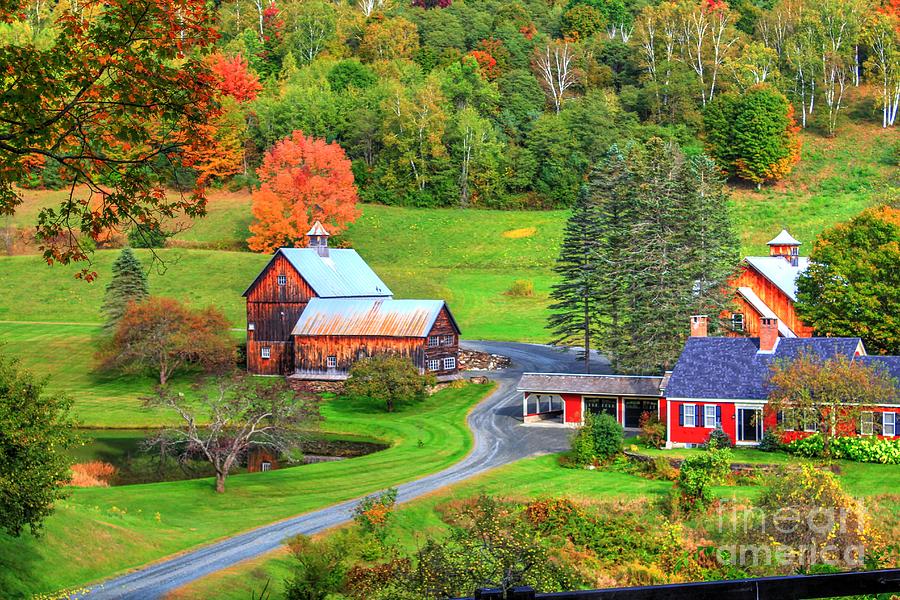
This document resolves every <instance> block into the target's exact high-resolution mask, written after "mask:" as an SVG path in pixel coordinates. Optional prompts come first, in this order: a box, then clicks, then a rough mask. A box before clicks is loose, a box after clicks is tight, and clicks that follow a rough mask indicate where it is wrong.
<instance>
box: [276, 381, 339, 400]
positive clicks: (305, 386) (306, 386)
mask: <svg viewBox="0 0 900 600" xmlns="http://www.w3.org/2000/svg"><path fill="white" fill-rule="evenodd" d="M287 380H288V384H289V385H290V386H291V389H293V390H294V391H295V392H300V393H303V394H335V395H336V396H340V395H341V394H343V393H344V382H343V381H314V380H308V379H297V378H295V377H288V379H287Z"/></svg>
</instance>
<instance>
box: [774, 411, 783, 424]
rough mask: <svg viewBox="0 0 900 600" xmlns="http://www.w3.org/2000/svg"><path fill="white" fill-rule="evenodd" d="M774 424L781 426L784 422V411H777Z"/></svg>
mask: <svg viewBox="0 0 900 600" xmlns="http://www.w3.org/2000/svg"><path fill="white" fill-rule="evenodd" d="M775 422H776V423H778V424H779V425H781V424H782V423H783V422H784V411H783V410H779V411H778V412H777V413H775Z"/></svg>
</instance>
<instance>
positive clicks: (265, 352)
mask: <svg viewBox="0 0 900 600" xmlns="http://www.w3.org/2000/svg"><path fill="white" fill-rule="evenodd" d="M259 355H260V356H261V357H262V358H271V357H272V349H271V348H269V347H268V346H263V347H262V348H260V349H259Z"/></svg>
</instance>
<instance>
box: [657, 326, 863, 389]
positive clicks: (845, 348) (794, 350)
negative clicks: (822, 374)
mask: <svg viewBox="0 0 900 600" xmlns="http://www.w3.org/2000/svg"><path fill="white" fill-rule="evenodd" d="M860 343H861V342H860V339H859V338H822V337H820V338H779V340H778V344H777V345H776V346H775V351H774V352H770V353H759V338H721V337H706V338H701V337H692V338H688V340H687V342H686V343H685V345H684V350H683V351H682V353H681V356H680V357H679V358H678V362H677V363H676V364H675V368H674V369H673V370H672V377H671V378H670V380H669V385H668V386H667V388H666V396H667V397H669V398H705V399H723V400H765V399H766V398H767V397H768V393H769V389H768V385H767V384H768V380H769V377H770V375H771V368H772V365H773V364H775V362H776V361H779V360H791V359H793V358H795V357H797V356H798V355H800V354H801V353H815V354H817V355H818V356H819V357H821V358H822V359H829V358H832V357H833V356H836V355H840V354H843V355H845V356H847V357H849V358H852V357H853V356H854V354H855V353H856V350H857V348H859V346H860ZM870 358H872V357H870ZM867 360H868V359H867Z"/></svg>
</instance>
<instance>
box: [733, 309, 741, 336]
mask: <svg viewBox="0 0 900 600" xmlns="http://www.w3.org/2000/svg"><path fill="white" fill-rule="evenodd" d="M731 330H732V331H737V332H739V333H743V332H744V313H731Z"/></svg>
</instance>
